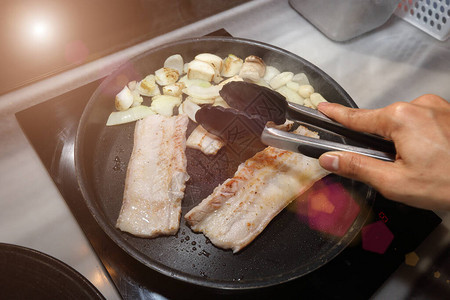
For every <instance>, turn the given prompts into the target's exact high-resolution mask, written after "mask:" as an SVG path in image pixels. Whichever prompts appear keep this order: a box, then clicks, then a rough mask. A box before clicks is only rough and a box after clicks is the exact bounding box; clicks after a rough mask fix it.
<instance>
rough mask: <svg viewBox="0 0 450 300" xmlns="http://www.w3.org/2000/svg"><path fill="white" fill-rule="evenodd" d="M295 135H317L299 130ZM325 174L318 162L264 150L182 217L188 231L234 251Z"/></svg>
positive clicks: (296, 154) (303, 157)
mask: <svg viewBox="0 0 450 300" xmlns="http://www.w3.org/2000/svg"><path fill="white" fill-rule="evenodd" d="M296 133H299V134H303V135H308V136H312V137H318V136H317V134H316V133H314V132H312V131H309V130H307V129H306V128H304V127H299V129H298V130H297V131H296ZM327 174H328V172H327V171H326V170H324V169H322V167H320V165H319V162H318V160H317V159H313V158H310V157H307V156H304V155H302V154H299V153H294V152H290V151H286V150H282V149H277V148H274V147H267V148H265V149H264V150H263V151H261V152H258V153H257V154H255V155H254V156H253V157H252V158H250V159H248V160H247V161H245V162H244V163H243V164H241V165H240V166H239V168H238V170H237V171H236V173H235V174H234V177H233V178H230V179H227V180H226V181H225V182H224V183H223V184H221V185H219V186H218V187H216V188H215V189H214V191H213V193H212V194H211V195H210V196H208V197H207V198H206V199H204V200H203V201H202V202H201V203H200V204H199V205H197V206H196V207H194V208H193V209H191V210H190V211H189V212H188V213H187V214H186V215H185V219H186V220H187V222H188V224H189V225H190V226H191V228H192V230H194V231H196V232H203V233H204V234H205V235H206V236H207V237H208V238H209V239H210V240H211V242H212V243H213V244H214V245H216V246H218V247H220V248H224V249H232V250H233V252H234V253H236V252H238V251H239V250H241V249H242V248H244V247H245V246H247V245H248V244H249V243H250V242H251V241H253V239H255V238H256V237H257V236H258V234H260V233H261V232H262V231H263V230H264V228H265V227H266V226H267V224H268V223H269V222H270V221H271V220H272V219H273V218H274V217H275V216H276V215H277V214H278V213H279V212H280V211H281V210H283V209H284V208H285V207H286V206H287V205H288V204H289V203H290V202H291V201H292V200H294V199H295V198H296V197H298V196H299V195H300V194H302V193H303V192H304V191H306V190H307V189H308V188H309V187H310V186H311V185H313V184H314V182H316V181H317V180H319V179H321V178H322V177H324V176H325V175H327Z"/></svg>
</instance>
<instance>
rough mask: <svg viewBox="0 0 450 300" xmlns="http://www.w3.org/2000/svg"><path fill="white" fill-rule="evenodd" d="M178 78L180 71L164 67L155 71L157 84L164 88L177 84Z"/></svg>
mask: <svg viewBox="0 0 450 300" xmlns="http://www.w3.org/2000/svg"><path fill="white" fill-rule="evenodd" d="M178 77H179V73H178V71H177V70H175V69H172V68H166V67H163V68H161V69H158V70H156V71H155V80H156V83H158V84H159V85H162V86H165V85H168V84H172V83H175V82H177V81H178Z"/></svg>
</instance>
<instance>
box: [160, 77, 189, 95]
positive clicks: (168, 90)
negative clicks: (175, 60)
mask: <svg viewBox="0 0 450 300" xmlns="http://www.w3.org/2000/svg"><path fill="white" fill-rule="evenodd" d="M185 87H186V85H185V84H184V82H181V81H178V82H175V83H174V84H169V85H166V86H164V87H163V94H164V95H169V96H175V97H179V96H181V94H182V93H183V89H184V88H185Z"/></svg>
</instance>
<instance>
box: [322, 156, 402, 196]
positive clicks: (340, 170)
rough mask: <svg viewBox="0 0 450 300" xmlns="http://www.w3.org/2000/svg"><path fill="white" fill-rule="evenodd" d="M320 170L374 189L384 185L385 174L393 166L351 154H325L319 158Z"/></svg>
mask: <svg viewBox="0 0 450 300" xmlns="http://www.w3.org/2000/svg"><path fill="white" fill-rule="evenodd" d="M319 164H320V165H321V166H322V168H324V169H326V170H328V171H330V172H333V173H335V174H337V175H341V176H344V177H347V178H350V179H355V180H357V181H361V182H364V183H366V184H368V185H371V186H373V187H374V188H376V189H377V188H379V187H383V186H384V185H385V184H386V174H387V172H389V171H388V170H389V169H392V166H393V164H392V163H389V162H385V161H381V160H378V159H375V158H372V157H368V156H364V155H360V154H356V153H351V152H327V153H324V154H322V155H321V156H320V157H319Z"/></svg>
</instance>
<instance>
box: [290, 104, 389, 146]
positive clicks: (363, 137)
mask: <svg viewBox="0 0 450 300" xmlns="http://www.w3.org/2000/svg"><path fill="white" fill-rule="evenodd" d="M287 115H288V118H289V119H291V120H296V121H299V122H303V123H306V124H311V125H315V126H317V127H320V128H323V129H327V130H329V131H332V132H335V133H337V134H340V135H343V136H345V137H347V138H349V139H351V140H353V141H355V142H358V143H361V144H363V145H364V146H365V147H367V148H374V149H377V150H380V151H382V152H389V153H395V152H396V151H395V146H394V143H392V142H391V141H388V140H386V139H384V138H382V137H380V136H378V135H374V134H370V133H365V132H359V131H354V130H351V129H349V128H347V127H345V126H343V125H342V124H340V123H338V122H335V121H333V120H331V119H330V118H328V117H327V116H325V115H324V114H322V113H321V112H320V111H318V110H316V109H312V108H309V107H306V106H303V105H298V104H295V103H292V102H288V111H287Z"/></svg>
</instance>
